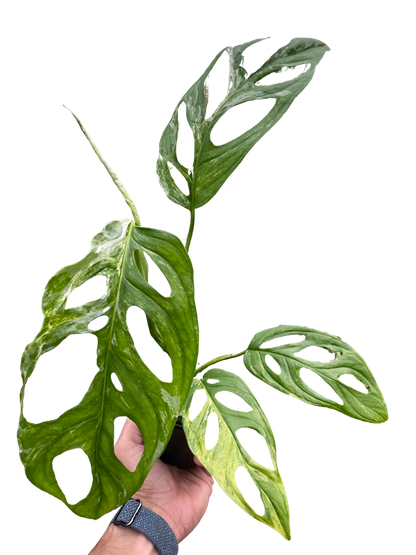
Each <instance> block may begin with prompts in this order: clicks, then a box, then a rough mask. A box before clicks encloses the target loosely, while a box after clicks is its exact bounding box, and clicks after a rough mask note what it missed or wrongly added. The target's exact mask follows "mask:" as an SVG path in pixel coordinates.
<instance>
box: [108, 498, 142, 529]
mask: <svg viewBox="0 0 416 555" xmlns="http://www.w3.org/2000/svg"><path fill="white" fill-rule="evenodd" d="M131 501H136V502H137V508H136V510H135V511H134V514H133V516H132V517H131V519H130V520H129V522H127V523H126V522H123V521H119V522H117V518H118V515H119V514H120V513H121V511H122V510H123V508H124V505H122V506H121V507H120V508H119V510H118V511H117V514H116V515H115V517H114V518H113V520H112V522H114V524H121V525H122V526H130V525H131V524H132V523H133V521H134V519H135V518H136V516H137V513H138V512H139V511H140V509H141V508H142V502H141V500H140V499H133V498H131Z"/></svg>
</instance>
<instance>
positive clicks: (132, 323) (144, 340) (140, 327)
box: [128, 308, 170, 380]
mask: <svg viewBox="0 0 416 555" xmlns="http://www.w3.org/2000/svg"><path fill="white" fill-rule="evenodd" d="M128 319H129V327H130V332H131V333H132V340H133V343H134V345H135V347H136V348H137V349H138V352H139V353H141V355H142V356H143V357H144V358H145V360H146V361H147V362H148V363H149V364H150V365H151V366H152V367H153V369H154V370H156V372H157V373H158V374H159V375H160V376H161V378H163V379H165V380H169V379H170V372H169V361H168V360H167V359H166V357H165V356H164V355H163V354H162V353H161V352H160V350H159V348H158V347H157V345H156V344H155V343H154V342H153V341H152V340H151V339H150V338H149V335H148V331H147V329H146V325H145V318H144V316H143V315H142V313H141V312H140V311H139V310H137V309H135V308H133V309H132V310H131V311H130V312H129V315H128Z"/></svg>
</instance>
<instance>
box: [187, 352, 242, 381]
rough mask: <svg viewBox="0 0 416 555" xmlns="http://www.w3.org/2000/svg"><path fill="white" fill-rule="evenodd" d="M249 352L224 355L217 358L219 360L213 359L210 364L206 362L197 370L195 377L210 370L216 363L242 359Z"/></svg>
mask: <svg viewBox="0 0 416 555" xmlns="http://www.w3.org/2000/svg"><path fill="white" fill-rule="evenodd" d="M246 351H247V349H245V350H244V351H241V353H238V354H236V355H222V356H221V357H217V358H213V359H212V360H210V361H209V362H206V363H205V364H203V365H202V366H200V367H199V368H197V370H196V372H195V374H194V375H195V376H196V375H197V374H199V373H200V372H202V370H205V368H208V366H212V365H213V364H215V363H216V362H220V361H221V360H227V359H229V358H237V357H241V356H242V355H244V353H245V352H246Z"/></svg>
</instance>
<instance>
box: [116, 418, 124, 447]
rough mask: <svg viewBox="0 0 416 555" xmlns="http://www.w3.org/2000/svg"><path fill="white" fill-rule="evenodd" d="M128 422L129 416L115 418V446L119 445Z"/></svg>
mask: <svg viewBox="0 0 416 555" xmlns="http://www.w3.org/2000/svg"><path fill="white" fill-rule="evenodd" d="M126 420H127V416H117V418H114V445H115V444H116V443H117V441H118V438H119V437H120V434H121V431H122V429H123V426H124V424H125V423H126Z"/></svg>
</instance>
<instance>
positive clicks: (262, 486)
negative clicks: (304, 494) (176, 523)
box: [182, 368, 290, 539]
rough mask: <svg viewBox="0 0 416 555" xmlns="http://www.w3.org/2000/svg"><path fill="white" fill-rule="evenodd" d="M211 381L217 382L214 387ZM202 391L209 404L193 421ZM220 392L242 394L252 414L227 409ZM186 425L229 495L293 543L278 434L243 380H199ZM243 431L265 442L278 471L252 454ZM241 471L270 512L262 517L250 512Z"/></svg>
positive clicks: (219, 374)
mask: <svg viewBox="0 0 416 555" xmlns="http://www.w3.org/2000/svg"><path fill="white" fill-rule="evenodd" d="M209 380H218V382H217V383H209ZM199 389H203V390H205V392H206V394H207V400H206V403H205V405H204V407H203V409H202V410H201V412H200V413H199V415H198V416H197V417H196V418H195V419H194V420H192V421H190V420H189V408H190V405H191V403H192V398H193V395H194V393H195V391H197V390H199ZM220 391H228V392H231V393H234V394H235V395H238V396H239V397H241V398H242V399H243V400H244V401H245V402H246V403H247V404H248V405H250V407H251V408H252V410H251V411H249V412H241V411H237V410H233V409H230V408H228V407H226V406H225V405H223V404H222V403H220V401H218V399H217V398H216V394H217V393H218V392H220ZM211 413H215V414H216V415H217V416H218V422H219V438H218V442H217V444H216V445H215V446H214V447H213V448H212V449H210V450H209V451H208V450H207V449H206V447H205V432H206V429H207V421H208V417H209V415H210V414H211ZM182 422H183V426H184V430H185V434H186V437H187V441H188V444H189V447H190V448H191V451H192V452H193V453H194V454H195V455H196V456H197V457H198V459H199V460H200V461H201V462H202V464H203V465H204V466H205V468H207V470H208V471H209V472H210V473H211V474H212V475H213V476H214V478H215V479H216V480H217V482H218V483H219V485H220V486H221V488H222V489H223V490H224V491H225V493H226V494H227V495H228V496H229V497H231V499H232V500H233V501H235V502H236V503H237V505H238V506H239V507H241V508H242V509H243V510H244V511H246V513H248V514H249V515H251V516H252V517H254V518H256V519H257V520H259V521H260V522H263V523H265V524H267V525H269V526H271V527H272V528H274V529H275V530H277V531H278V532H280V533H281V534H282V536H283V537H285V538H287V539H290V527H289V508H288V504H287V499H286V494H285V490H284V487H283V482H282V479H281V477H280V474H279V471H278V470H277V464H276V445H275V441H274V437H273V432H272V430H271V428H270V424H269V422H268V421H267V418H266V416H265V415H264V413H263V411H262V410H261V408H260V405H259V404H258V402H257V401H256V399H255V397H254V395H253V394H252V392H251V391H250V389H249V388H248V387H247V385H246V384H245V383H244V382H243V380H242V379H241V378H239V377H238V376H236V375H235V374H232V373H231V372H225V371H224V370H219V369H216V368H215V369H212V370H209V371H208V372H207V373H206V374H205V375H204V377H203V378H202V379H201V380H198V379H195V380H194V381H193V383H192V386H191V389H190V392H189V395H188V399H187V400H186V403H185V406H184V409H183V420H182ZM240 428H251V429H253V430H255V431H256V432H258V433H259V434H260V435H262V436H263V437H264V439H265V440H266V443H267V446H268V448H269V451H270V455H271V458H272V461H273V466H274V469H273V470H271V469H269V468H266V467H264V466H262V465H261V464H259V463H257V462H256V461H254V460H253V459H252V458H251V456H250V455H249V454H248V453H247V451H246V450H245V449H244V447H243V446H242V445H241V443H240V441H239V440H238V437H237V435H236V433H237V431H238V430H239V429H240ZM240 466H243V467H244V468H246V469H247V471H248V472H249V474H250V476H251V478H252V479H253V481H254V483H255V484H256V486H257V488H258V489H259V492H260V496H261V499H262V501H263V503H264V507H265V513H264V515H262V516H260V515H258V514H257V513H256V512H255V511H254V510H253V509H252V508H251V507H250V505H249V504H248V503H247V501H246V500H245V499H244V497H243V495H242V494H241V492H240V490H239V488H238V487H237V484H236V481H235V473H236V470H237V468H239V467H240Z"/></svg>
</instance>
